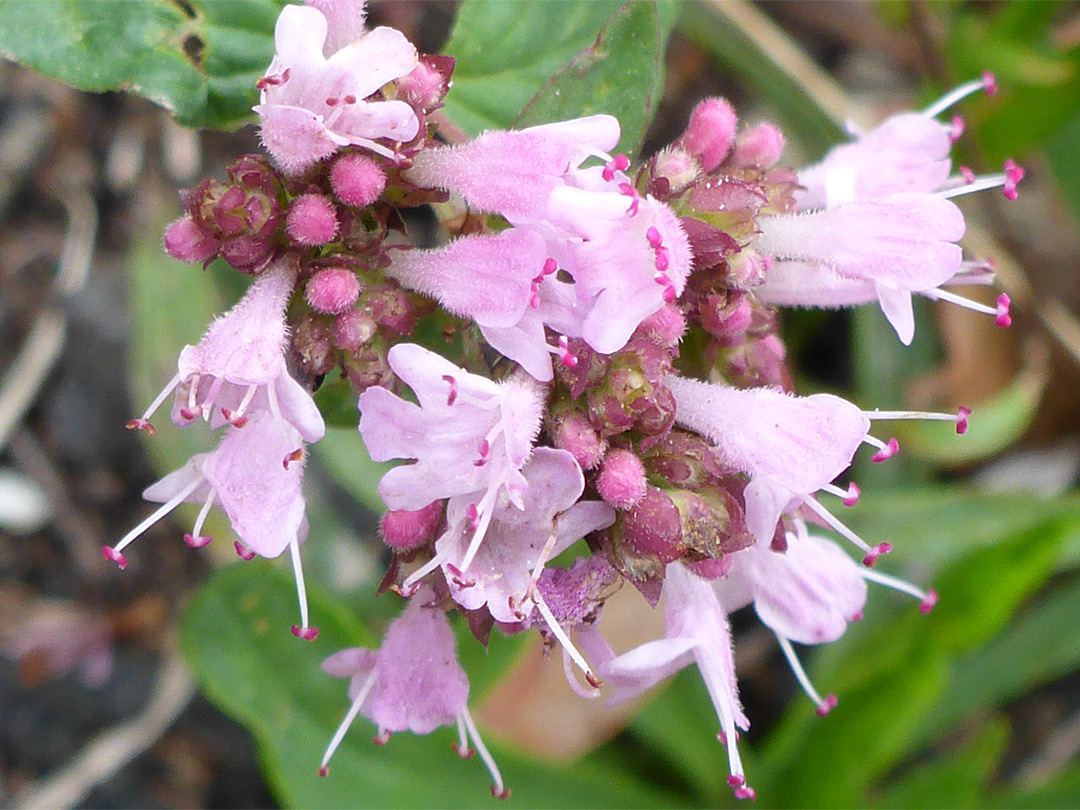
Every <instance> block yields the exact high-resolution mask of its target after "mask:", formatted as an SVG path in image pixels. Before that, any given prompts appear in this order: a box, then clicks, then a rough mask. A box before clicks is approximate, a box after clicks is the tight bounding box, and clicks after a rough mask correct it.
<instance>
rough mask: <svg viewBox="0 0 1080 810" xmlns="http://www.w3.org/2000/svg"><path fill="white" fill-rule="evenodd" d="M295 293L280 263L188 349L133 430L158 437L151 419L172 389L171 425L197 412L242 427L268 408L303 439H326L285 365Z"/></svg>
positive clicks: (219, 422)
mask: <svg viewBox="0 0 1080 810" xmlns="http://www.w3.org/2000/svg"><path fill="white" fill-rule="evenodd" d="M292 288H293V278H292V274H291V271H290V270H289V269H288V268H287V267H286V266H285V265H284V264H283V263H279V264H277V265H276V266H272V267H271V268H270V269H268V270H267V271H266V272H265V273H263V274H262V275H260V276H259V277H258V278H257V279H256V280H255V282H254V283H253V284H252V285H251V287H250V288H248V291H247V293H246V294H245V295H244V297H243V298H242V299H241V300H240V301H239V303H237V305H236V306H235V307H233V308H232V309H231V310H229V311H228V312H227V313H225V314H224V315H222V316H221V317H219V318H218V319H217V320H215V321H214V322H213V323H212V324H210V327H209V328H208V329H207V331H206V334H205V335H204V336H203V338H202V340H200V341H199V343H198V344H197V345H195V346H185V347H184V349H183V351H181V352H180V359H179V361H178V363H177V366H178V371H177V373H176V376H175V377H173V378H172V380H170V381H169V384H168V385H166V386H165V388H164V389H163V390H162V391H161V393H160V394H158V396H157V398H156V399H155V400H154V401H153V403H151V405H150V407H149V408H147V410H146V413H144V414H143V415H142V417H141V418H139V419H132V420H131V421H130V422H128V425H127V426H128V428H129V429H134V428H140V429H143V430H147V431H149V432H151V433H153V427H152V426H151V424H150V417H151V416H152V415H153V413H154V412H155V411H156V410H157V409H158V408H159V407H160V406H161V404H162V403H163V402H164V401H165V400H166V399H167V398H168V396H169V395H170V394H171V393H173V392H174V391H175V398H174V403H173V410H172V420H173V422H174V423H175V424H177V425H179V426H180V427H187V426H188V425H190V424H192V422H194V421H195V420H196V419H197V418H198V417H199V416H200V415H201V416H202V417H203V418H204V419H207V420H209V421H210V424H211V426H212V427H214V428H217V427H220V426H221V425H223V424H225V423H231V424H233V425H235V426H238V427H242V426H243V425H244V424H245V423H246V422H247V421H248V419H249V418H250V417H251V416H253V415H254V414H256V413H259V412H263V411H268V412H270V413H271V414H272V415H273V416H274V417H275V418H278V419H282V420H284V421H285V422H288V423H289V424H290V425H292V427H294V428H295V429H296V430H297V431H299V432H300V435H301V436H302V437H303V439H304V441H306V442H315V441H318V440H319V439H321V438H322V436H323V434H324V433H325V432H326V426H325V424H324V422H323V418H322V415H321V414H320V413H319V409H318V408H317V407H316V405H315V402H314V401H313V400H312V398H311V394H309V393H308V391H307V390H306V389H305V388H304V387H303V386H302V385H300V383H298V382H297V381H296V380H294V379H293V378H292V377H291V376H290V375H289V371H288V368H287V366H286V362H285V343H286V339H287V337H288V332H287V327H286V325H285V308H286V306H287V305H288V302H289V296H290V295H291V293H292Z"/></svg>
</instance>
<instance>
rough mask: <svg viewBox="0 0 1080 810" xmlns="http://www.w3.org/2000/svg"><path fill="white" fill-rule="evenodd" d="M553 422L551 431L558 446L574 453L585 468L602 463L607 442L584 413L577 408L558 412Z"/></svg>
mask: <svg viewBox="0 0 1080 810" xmlns="http://www.w3.org/2000/svg"><path fill="white" fill-rule="evenodd" d="M552 422H553V426H552V427H551V428H550V432H551V435H552V443H553V444H554V445H555V447H556V448H558V449H559V450H566V451H568V452H569V453H570V454H571V455H573V457H574V460H575V461H577V463H578V466H579V467H581V469H583V470H591V469H592V468H593V467H595V466H597V465H598V464H599V463H600V460H601V459H602V458H603V457H604V450H606V449H607V443H606V442H604V441H603V440H601V438H600V436H599V435H597V433H596V431H595V430H594V429H593V426H592V425H591V424H590V423H589V420H588V419H587V418H586V417H585V415H584V414H582V413H580V412H578V411H575V410H567V411H565V412H562V413H559V412H556V413H554V415H553V416H552Z"/></svg>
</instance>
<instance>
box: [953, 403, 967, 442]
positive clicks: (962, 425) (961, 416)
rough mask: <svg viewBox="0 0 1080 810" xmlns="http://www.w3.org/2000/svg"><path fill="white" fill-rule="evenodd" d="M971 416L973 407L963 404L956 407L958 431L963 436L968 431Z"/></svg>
mask: <svg viewBox="0 0 1080 810" xmlns="http://www.w3.org/2000/svg"><path fill="white" fill-rule="evenodd" d="M969 416H971V408H965V407H964V406H963V405H961V406H960V407H959V408H957V409H956V432H957V433H959V434H960V435H961V436H963V435H964V434H965V433H967V429H968V417H969Z"/></svg>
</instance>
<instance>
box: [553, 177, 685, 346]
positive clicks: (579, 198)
mask: <svg viewBox="0 0 1080 810" xmlns="http://www.w3.org/2000/svg"><path fill="white" fill-rule="evenodd" d="M629 192H630V193H626V191H625V190H624V191H619V192H612V191H602V192H598V191H587V190H583V189H576V188H570V187H564V188H561V189H556V190H555V191H554V192H552V194H551V196H550V198H549V201H548V207H549V216H550V217H551V222H552V223H553V224H554V225H556V226H557V227H560V228H563V229H565V230H566V232H567V233H568V234H570V238H568V239H567V240H566V241H565V269H566V271H567V272H568V273H569V274H570V276H571V277H572V278H573V280H574V290H575V294H576V297H577V299H578V301H579V302H580V306H581V308H582V310H583V311H584V313H583V314H584V317H583V319H582V322H581V335H580V337H581V338H583V339H584V340H585V342H586V343H588V344H589V345H590V346H592V347H593V348H594V349H596V351H598V352H601V353H602V354H611V353H612V352H616V351H618V350H619V349H621V348H622V347H623V346H625V345H626V341H628V340H629V339H630V335H631V334H633V332H634V330H635V329H636V328H637V327H638V325H639V324H640V323H641V322H642V321H643V320H645V319H646V318H647V317H649V316H650V315H653V314H654V313H656V312H658V311H659V310H660V309H661V308H662V307H663V306H664V305H665V304H670V303H672V302H673V301H675V300H676V299H677V298H678V297H679V296H680V295H682V292H683V289H684V288H685V287H686V280H687V278H688V277H689V275H690V271H691V269H692V266H693V253H692V251H691V249H690V240H689V239H688V238H687V236H686V233H685V231H684V230H683V228H682V225H681V224H680V223H679V218H678V216H677V215H676V214H675V212H674V211H673V210H672V209H671V208H670V207H669V206H667V205H665V204H664V203H662V202H660V201H659V200H656V199H653V198H652V197H644V198H639V197H638V196H637V195H636V193H635V192H633V190H632V189H629ZM571 337H574V336H573V335H572V336H571Z"/></svg>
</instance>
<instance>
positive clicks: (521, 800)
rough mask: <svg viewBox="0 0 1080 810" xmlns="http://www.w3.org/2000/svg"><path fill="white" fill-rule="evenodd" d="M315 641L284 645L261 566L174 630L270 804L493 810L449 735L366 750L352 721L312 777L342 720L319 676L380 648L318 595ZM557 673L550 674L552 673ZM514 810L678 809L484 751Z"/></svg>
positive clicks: (643, 790) (206, 590) (274, 580)
mask: <svg viewBox="0 0 1080 810" xmlns="http://www.w3.org/2000/svg"><path fill="white" fill-rule="evenodd" d="M309 596H310V599H311V608H312V617H313V621H314V622H315V623H316V624H317V625H318V627H319V637H318V638H317V639H316V640H315V641H314V642H312V643H310V644H308V643H305V642H302V641H299V640H297V639H295V638H293V637H292V635H291V634H290V633H289V626H290V625H291V624H292V623H293V622H294V621H295V614H296V594H295V591H294V588H293V584H292V578H291V577H290V576H289V575H287V574H286V573H284V572H283V571H282V570H281V569H280V567H277V566H274V565H273V564H270V563H264V562H261V561H260V562H252V563H245V564H237V565H234V566H230V567H229V568H226V569H225V570H223V571H220V572H219V573H217V574H216V575H215V576H214V577H212V578H211V579H210V581H209V582H207V583H206V585H204V586H203V588H202V589H201V590H200V591H199V593H198V594H197V595H196V597H195V599H194V600H193V601H192V604H191V606H190V608H189V609H188V612H187V615H186V616H185V618H184V622H183V627H182V644H183V649H184V653H185V656H186V658H187V660H188V662H189V664H190V665H191V667H192V670H193V671H194V673H195V676H196V678H197V679H198V681H199V684H200V686H201V687H202V689H203V690H204V692H205V693H206V695H207V696H208V697H209V698H210V700H212V701H213V702H214V703H215V704H216V705H217V706H218V707H220V708H221V709H222V710H223V711H225V712H226V713H228V714H230V715H231V716H233V717H235V718H236V719H237V720H239V721H240V722H241V723H243V724H244V725H245V726H247V727H248V728H249V729H250V730H251V732H252V733H253V735H254V736H255V739H256V741H257V744H258V747H259V751H260V755H261V760H262V763H263V767H264V769H265V771H266V774H267V777H268V779H269V780H270V782H271V786H272V788H273V789H274V791H275V793H276V795H277V796H278V798H279V799H280V801H282V802H283V803H284V804H285V805H287V806H293V807H354V806H363V807H476V806H492V807H494V806H496V804H495V802H494V800H492V799H491V798H490V797H489V796H488V794H487V786H488V784H489V780H488V776H487V774H486V773H485V772H484V769H483V766H482V764H481V763H480V761H479V758H475V759H473V760H470V761H468V762H463V761H461V760H460V759H459V758H458V757H456V756H454V754H453V752H452V751H451V749H450V744H451V742H454V741H456V739H457V734H456V732H455V731H454V730H452V729H440V730H437V731H435V732H434V733H433V734H431V735H429V736H427V737H414V736H413V735H410V734H404V733H403V734H398V735H395V736H394V738H393V739H392V740H391V741H390V742H389V743H388V744H387V745H385V746H381V747H380V746H374V745H372V744H371V736H372V733H373V729H372V727H371V725H370V724H369V723H368V722H367V721H366V720H364V719H363V718H360V719H358V720H357V721H356V723H355V725H354V727H353V728H352V729H351V730H350V732H349V733H348V734H347V735H346V737H345V740H344V742H343V743H342V745H341V747H340V748H339V749H338V751H337V753H336V754H335V755H334V759H333V761H332V763H331V774H330V775H329V776H328V777H327V778H325V779H320V778H319V777H318V776H317V775H316V770H317V768H318V765H319V762H320V760H321V758H322V754H323V751H324V750H325V748H326V745H327V743H328V741H329V740H330V738H331V736H332V735H333V733H334V730H335V728H336V727H337V724H338V722H339V721H340V719H341V718H342V717H343V716H344V714H345V712H346V710H347V709H348V698H347V696H346V683H345V682H344V681H342V680H338V679H336V678H330V677H329V676H326V675H324V674H323V673H322V672H321V671H320V669H319V664H320V662H321V661H322V660H323V658H325V657H326V656H327V655H329V654H330V653H332V652H336V651H337V650H338V649H341V648H343V647H349V646H356V645H357V644H362V645H365V646H370V645H372V644H374V643H377V642H376V641H375V640H374V638H373V636H372V634H370V633H368V632H367V631H365V630H364V628H363V627H361V626H360V625H359V624H358V623H357V622H356V621H355V620H354V619H352V618H351V616H350V615H349V613H348V612H347V611H345V610H343V609H342V607H341V606H340V604H339V603H337V602H334V601H333V600H331V599H330V598H328V597H327V596H326V595H325V594H322V593H321V592H320V591H318V590H317V589H312V590H311V591H309ZM553 665H555V666H557V664H553ZM487 742H488V744H489V746H490V747H491V748H492V752H493V754H494V755H495V757H496V760H497V761H498V763H499V766H500V768H501V769H502V772H503V775H504V777H505V778H506V781H507V784H508V786H509V787H510V788H511V789H512V790H513V793H514V797H513V801H514V802H515V803H516V806H519V807H581V806H586V805H587V806H590V807H657V806H678V805H680V804H683V803H685V797H678V796H675V795H673V794H668V793H665V792H663V791H661V790H659V789H657V788H656V787H654V786H651V785H649V784H648V783H646V782H644V781H642V780H640V779H638V778H636V777H635V776H634V775H633V774H632V773H628V772H625V771H623V770H613V769H612V768H611V767H610V765H609V764H608V763H607V759H606V758H605V757H603V756H590V757H586V758H585V759H584V760H582V761H580V762H578V763H575V764H574V765H573V766H572V767H556V766H550V765H546V764H544V763H541V762H537V761H535V760H533V761H529V760H527V759H525V758H523V757H521V756H516V755H514V754H513V753H512V752H510V751H506V750H504V749H501V748H500V747H499V746H498V745H495V744H492V743H493V741H492V740H487Z"/></svg>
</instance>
